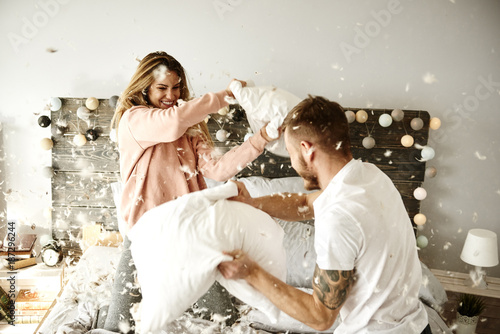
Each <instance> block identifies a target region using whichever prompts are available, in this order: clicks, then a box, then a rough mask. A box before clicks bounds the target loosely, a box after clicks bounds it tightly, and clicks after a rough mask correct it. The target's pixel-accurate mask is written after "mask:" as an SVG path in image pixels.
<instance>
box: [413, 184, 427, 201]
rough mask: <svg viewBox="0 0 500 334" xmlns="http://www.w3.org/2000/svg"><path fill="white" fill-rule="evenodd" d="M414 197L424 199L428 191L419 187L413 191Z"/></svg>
mask: <svg viewBox="0 0 500 334" xmlns="http://www.w3.org/2000/svg"><path fill="white" fill-rule="evenodd" d="M413 197H415V198H416V199H418V200H419V201H422V200H424V199H425V198H426V197H427V191H426V190H425V189H424V188H422V187H418V188H416V189H415V190H414V191H413Z"/></svg>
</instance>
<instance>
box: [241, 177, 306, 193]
mask: <svg viewBox="0 0 500 334" xmlns="http://www.w3.org/2000/svg"><path fill="white" fill-rule="evenodd" d="M238 181H241V182H243V183H244V184H245V187H246V188H247V190H248V192H249V193H250V196H252V197H260V196H267V195H271V194H275V193H286V192H288V193H308V192H310V191H307V190H306V189H305V188H304V180H303V179H302V178H301V177H300V176H294V177H282V178H275V179H269V178H266V177H262V176H249V177H242V178H239V179H238Z"/></svg>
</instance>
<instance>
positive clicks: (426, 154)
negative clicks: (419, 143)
mask: <svg viewBox="0 0 500 334" xmlns="http://www.w3.org/2000/svg"><path fill="white" fill-rule="evenodd" d="M420 155H421V156H422V159H423V160H424V161H428V160H431V159H432V158H434V156H435V155H436V153H435V152H434V149H433V148H432V147H430V146H425V147H424V148H423V149H422V152H420Z"/></svg>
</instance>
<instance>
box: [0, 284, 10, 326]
mask: <svg viewBox="0 0 500 334" xmlns="http://www.w3.org/2000/svg"><path fill="white" fill-rule="evenodd" d="M11 304H12V299H10V297H9V295H8V294H7V292H5V290H4V289H3V288H2V287H1V286H0V316H1V318H4V319H5V320H7V322H11V321H12V316H11Z"/></svg>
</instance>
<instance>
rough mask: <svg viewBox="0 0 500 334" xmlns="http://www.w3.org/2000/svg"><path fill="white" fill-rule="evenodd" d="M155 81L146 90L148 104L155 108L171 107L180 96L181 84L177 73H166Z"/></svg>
mask: <svg viewBox="0 0 500 334" xmlns="http://www.w3.org/2000/svg"><path fill="white" fill-rule="evenodd" d="M165 74H166V75H164V76H162V77H160V78H158V79H156V80H155V81H154V82H153V84H152V85H151V86H150V87H149V89H148V98H149V102H150V103H151V104H152V105H153V106H154V107H156V108H161V109H167V108H170V107H173V106H174V105H175V104H176V103H177V100H178V99H179V98H180V96H181V83H180V79H179V76H178V75H177V73H175V72H173V71H167V72H166V73H165Z"/></svg>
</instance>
